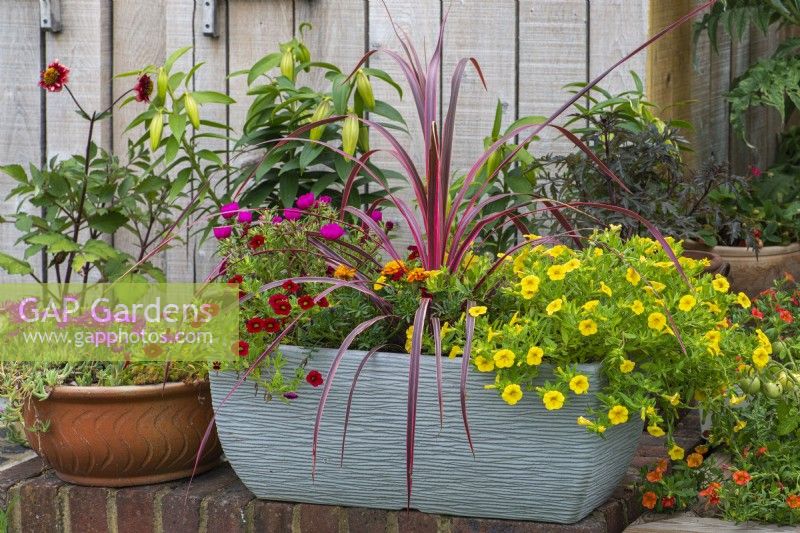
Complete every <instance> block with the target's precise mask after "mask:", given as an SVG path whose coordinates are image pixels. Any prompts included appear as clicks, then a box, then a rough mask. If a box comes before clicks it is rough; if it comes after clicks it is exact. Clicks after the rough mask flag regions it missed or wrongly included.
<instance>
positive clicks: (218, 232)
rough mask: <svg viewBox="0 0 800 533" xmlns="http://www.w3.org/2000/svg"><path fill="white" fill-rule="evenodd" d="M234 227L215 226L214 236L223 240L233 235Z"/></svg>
mask: <svg viewBox="0 0 800 533" xmlns="http://www.w3.org/2000/svg"><path fill="white" fill-rule="evenodd" d="M232 231H233V229H232V228H231V227H230V226H217V227H216V228H214V237H215V238H216V239H217V240H218V241H221V240H222V239H227V238H228V237H230V236H231V233H232Z"/></svg>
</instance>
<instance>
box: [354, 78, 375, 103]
mask: <svg viewBox="0 0 800 533" xmlns="http://www.w3.org/2000/svg"><path fill="white" fill-rule="evenodd" d="M356 90H358V94H359V96H361V99H362V100H363V101H364V105H365V106H367V109H375V95H374V94H373V93H372V83H370V81H369V78H368V77H367V75H366V74H364V71H363V70H361V69H359V71H358V72H357V73H356Z"/></svg>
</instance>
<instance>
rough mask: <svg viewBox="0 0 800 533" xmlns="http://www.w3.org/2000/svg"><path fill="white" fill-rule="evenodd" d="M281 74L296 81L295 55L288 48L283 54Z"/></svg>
mask: <svg viewBox="0 0 800 533" xmlns="http://www.w3.org/2000/svg"><path fill="white" fill-rule="evenodd" d="M281 74H283V75H284V76H286V77H287V78H289V79H290V80H292V81H294V55H293V54H292V51H291V50H286V51H285V52H284V53H283V55H282V56H281Z"/></svg>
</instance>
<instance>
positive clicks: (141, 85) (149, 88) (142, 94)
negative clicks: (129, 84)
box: [133, 74, 153, 103]
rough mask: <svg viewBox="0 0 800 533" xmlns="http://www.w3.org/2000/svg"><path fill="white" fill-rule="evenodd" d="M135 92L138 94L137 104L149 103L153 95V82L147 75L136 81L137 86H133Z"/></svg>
mask: <svg viewBox="0 0 800 533" xmlns="http://www.w3.org/2000/svg"><path fill="white" fill-rule="evenodd" d="M133 92H134V93H136V101H137V102H145V103H147V102H149V101H150V95H151V94H153V80H152V79H150V76H148V75H147V74H142V75H141V76H139V79H138V80H136V85H134V86H133Z"/></svg>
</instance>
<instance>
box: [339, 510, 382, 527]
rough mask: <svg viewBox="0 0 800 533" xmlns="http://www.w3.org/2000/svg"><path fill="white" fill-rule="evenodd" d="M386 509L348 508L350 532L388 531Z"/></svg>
mask: <svg viewBox="0 0 800 533" xmlns="http://www.w3.org/2000/svg"><path fill="white" fill-rule="evenodd" d="M386 518H387V515H386V511H383V510H381V509H362V508H356V507H351V508H349V509H347V530H348V533H375V532H383V531H386V527H387V523H386Z"/></svg>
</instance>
